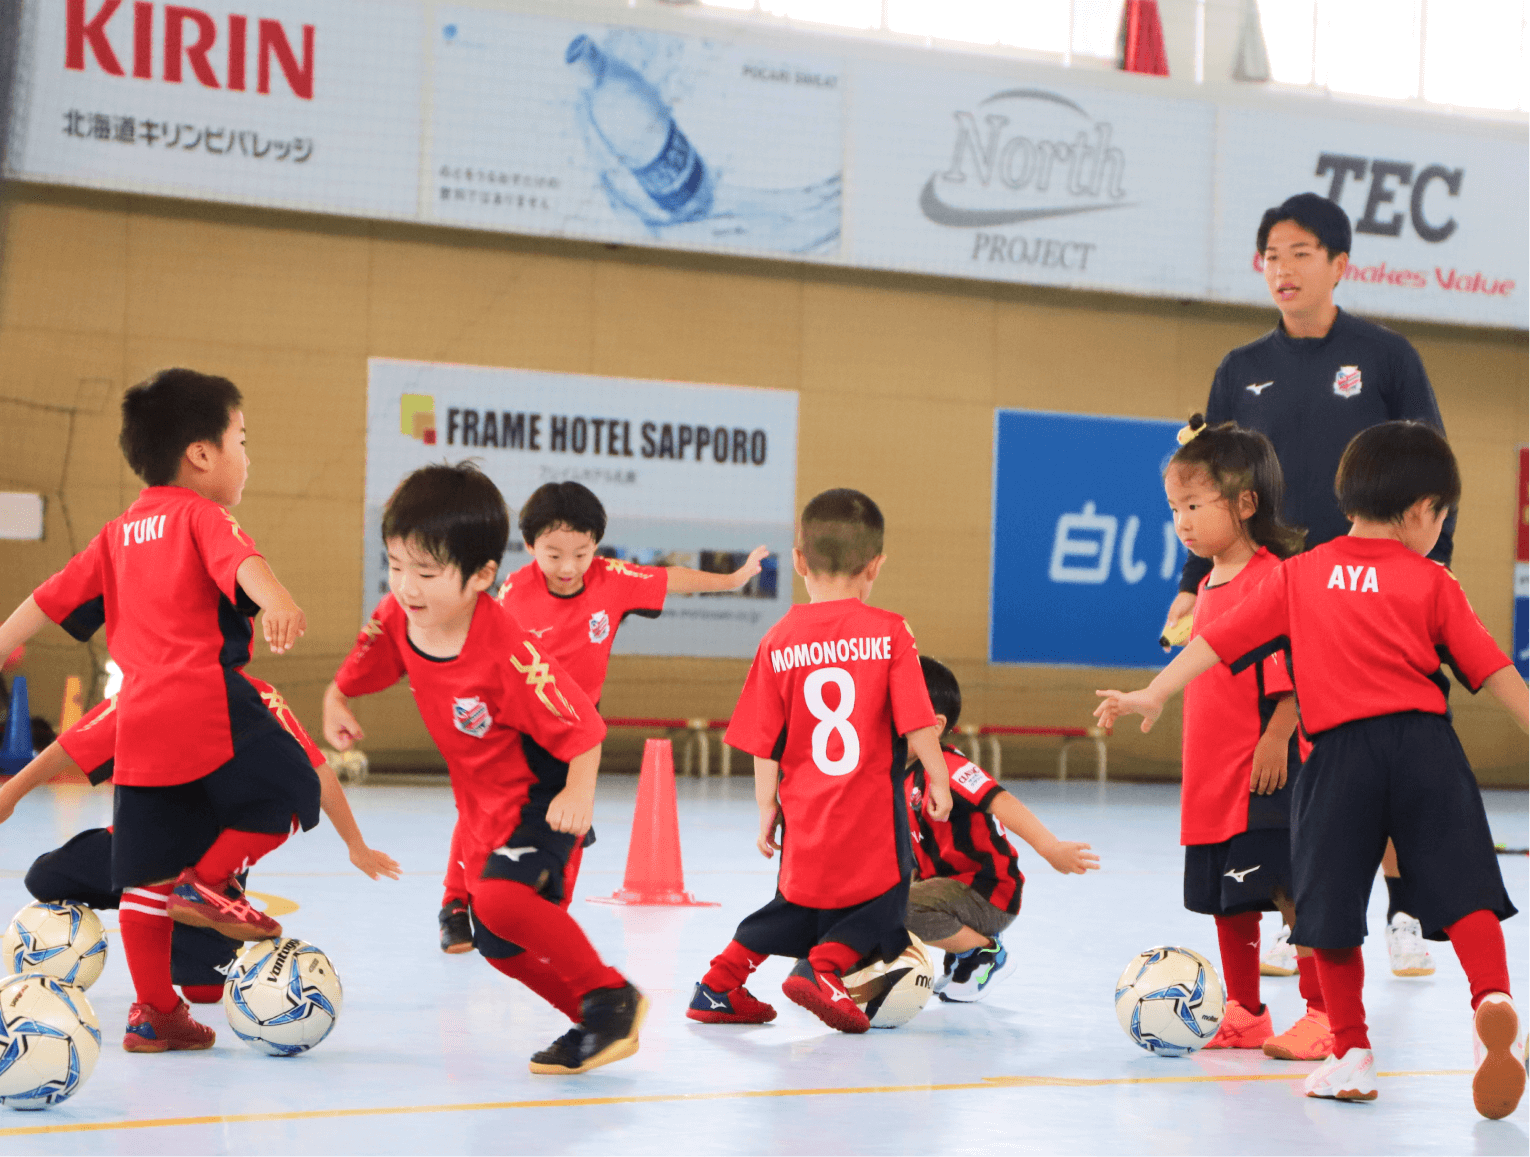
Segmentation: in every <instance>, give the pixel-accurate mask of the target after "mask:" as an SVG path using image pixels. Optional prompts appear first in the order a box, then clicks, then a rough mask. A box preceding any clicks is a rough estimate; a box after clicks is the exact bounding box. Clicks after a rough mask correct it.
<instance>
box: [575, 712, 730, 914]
mask: <svg viewBox="0 0 1530 1157" xmlns="http://www.w3.org/2000/svg"><path fill="white" fill-rule="evenodd" d="M589 900H590V903H592V904H666V905H673V906H676V907H687V908H716V907H718V905H717V904H714V903H712V902H710V901H708V900H698V899H696V897H695V896H692V895H691V894H690V893H689V892H687V891H686V890H685V873H684V870H683V869H682V868H681V866H680V813H679V811H678V810H677V809H676V806H675V758H674V750H673V748H672V747H671V745H670V742H669V740H667V739H650V740H648V742H647V743H645V744H644V745H643V773H642V776H641V778H639V780H638V792H637V805H636V806H635V807H634V808H633V810H632V842H631V843H630V844H629V845H628V847H627V874H626V875H625V876H624V877H623V878H622V886H621V888H619V889H618V890H617V891H616V892H615V893H614V894H613V895H610V896H591V897H589Z"/></svg>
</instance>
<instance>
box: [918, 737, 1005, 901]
mask: <svg viewBox="0 0 1530 1157" xmlns="http://www.w3.org/2000/svg"><path fill="white" fill-rule="evenodd" d="M942 750H943V751H944V753H945V757H946V767H947V768H948V769H949V770H950V773H951V817H950V819H948V820H945V821H943V822H937V821H935V820H932V819H931V818H930V817H929V816H928V815H926V814H925V811H924V793H925V790H926V789H925V774H924V764H922V763H915V764H914V766H913V768H912V769H911V771H910V774H909V775H908V777H907V778H906V779H905V780H904V784H905V785H906V787H905V790H906V792H907V796H908V807H909V820H910V822H911V826H912V827H913V831H914V861H915V865H916V868H917V870H918V873H919V878H920V879H921V880H929V879H934V878H935V877H937V876H942V877H949V878H951V879H955V880H960V881H961V882H962V883H963V884H966V885H967V886H968V887H970V888H971V889H972V890H973V891H974V892H976V893H977V894H978V895H979V896H981V897H983V899H985V900H987V901H988V902H989V903H990V904H992V905H993V906H994V907H995V908H998V909H999V910H1000V911H1003V912H1008V913H1009V914H1010V915H1011V916H1013V915H1014V914H1015V913H1017V912H1019V911H1020V889H1021V887H1022V886H1023V885H1024V883H1025V876H1024V874H1023V873H1022V872H1021V871H1020V862H1019V860H1018V859H1016V858H1015V849H1014V848H1013V847H1012V846H1011V845H1010V842H1009V836H1008V835H1007V834H1006V833H1005V831H1004V825H1003V824H1001V823H1000V822H999V821H998V820H996V819H994V818H993V816H991V815H989V814H988V808H989V807H990V806H991V805H992V804H993V801H994V799H995V797H997V796H998V794H999V793H1000V792H1001V791H1003V790H1004V789H1003V788H1001V787H1000V786H999V785H998V784H997V783H995V782H994V781H993V779H992V778H991V777H990V776H989V775H988V773H987V772H985V771H984V770H983V769H982V768H981V767H979V766H978V765H977V764H975V763H973V762H971V761H970V760H969V759H968V758H967V757H966V756H965V755H963V754H962V753H961V752H959V751H952V750H950V749H949V748H943V749H942Z"/></svg>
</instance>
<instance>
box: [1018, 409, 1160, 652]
mask: <svg viewBox="0 0 1530 1157" xmlns="http://www.w3.org/2000/svg"><path fill="white" fill-rule="evenodd" d="M1179 427H1180V423H1178V422H1160V421H1152V420H1148V419H1142V418H1096V417H1082V416H1077V415H1072V414H1051V413H1042V412H1039V411H1035V410H1000V411H998V412H997V414H996V415H995V420H994V493H993V509H994V516H993V601H992V612H991V613H992V618H991V620H990V625H989V644H988V654H989V659H990V661H991V662H995V663H1061V664H1077V665H1081V666H1091V667H1161V666H1162V665H1163V664H1164V662H1165V661H1166V657H1165V655H1164V653H1163V651H1161V650H1160V649H1159V647H1158V633H1159V630H1160V629H1161V628H1162V626H1163V620H1164V615H1165V614H1166V613H1167V612H1168V609H1169V603H1170V601H1171V600H1172V599H1173V598H1174V594H1175V591H1176V590H1177V589H1178V585H1179V572H1180V568H1181V567H1182V566H1183V565H1184V561H1185V549H1184V547H1183V546H1181V545H1180V542H1179V540H1178V538H1176V537H1175V535H1174V524H1173V522H1172V521H1171V519H1170V517H1169V510H1168V505H1167V503H1166V501H1165V499H1164V493H1163V477H1162V474H1163V468H1164V465H1165V463H1166V462H1167V460H1168V458H1169V456H1170V455H1171V454H1172V453H1173V452H1174V450H1175V441H1174V435H1175V433H1176V431H1177V430H1178V429H1179Z"/></svg>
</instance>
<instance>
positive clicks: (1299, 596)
mask: <svg viewBox="0 0 1530 1157" xmlns="http://www.w3.org/2000/svg"><path fill="white" fill-rule="evenodd" d="M1202 637H1203V638H1205V640H1206V642H1207V643H1209V644H1210V645H1211V649H1212V650H1213V651H1215V652H1216V653H1217V655H1218V656H1219V657H1220V658H1221V659H1222V660H1223V661H1224V662H1227V663H1232V664H1234V665H1235V666H1236V665H1239V664H1240V663H1244V662H1247V661H1249V659H1250V658H1251V657H1257V656H1259V655H1260V654H1261V653H1262V652H1264V651H1266V650H1267V649H1269V648H1270V647H1272V646H1280V645H1284V644H1285V643H1287V642H1289V646H1290V651H1291V673H1292V676H1293V678H1294V680H1295V683H1296V701H1297V706H1298V708H1299V709H1300V711H1301V719H1302V726H1303V728H1304V729H1305V730H1306V731H1307V732H1308V734H1310V735H1317V734H1318V733H1320V732H1323V731H1327V730H1329V729H1330V728H1334V727H1338V726H1339V725H1340V724H1342V723H1349V722H1352V721H1354V720H1356V719H1370V718H1373V717H1375V716H1378V715H1393V714H1396V713H1398V712H1403V711H1422V712H1425V713H1428V714H1431V715H1444V714H1447V711H1448V706H1447V701H1446V694H1447V692H1448V690H1449V683H1448V682H1447V680H1446V678H1445V674H1444V671H1443V670H1442V661H1443V662H1444V663H1448V664H1450V666H1451V667H1452V668H1454V670H1455V671H1456V674H1457V675H1458V676H1459V677H1460V679H1461V682H1462V683H1464V684H1465V685H1466V686H1467V687H1468V688H1469V689H1470V690H1472V691H1474V692H1475V691H1476V690H1478V689H1479V688H1480V687H1481V686H1482V683H1483V680H1485V679H1486V678H1487V677H1488V676H1489V675H1491V674H1493V673H1494V672H1495V671H1498V670H1501V669H1502V668H1504V667H1507V666H1509V665H1510V664H1509V657H1508V656H1507V655H1505V654H1504V653H1503V651H1501V650H1500V649H1499V647H1498V644H1497V643H1495V642H1494V641H1493V636H1492V635H1490V634H1488V631H1487V628H1486V627H1484V626H1483V625H1482V620H1480V619H1479V618H1477V615H1476V613H1475V612H1474V611H1473V610H1472V608H1471V604H1470V603H1468V602H1467V601H1466V594H1465V592H1464V591H1462V590H1461V584H1460V583H1458V582H1457V581H1456V577H1455V576H1454V575H1453V574H1451V573H1450V572H1449V571H1448V570H1446V569H1445V568H1444V567H1443V566H1441V565H1440V564H1439V563H1436V562H1431V561H1430V560H1429V559H1427V558H1425V557H1423V556H1422V555H1419V554H1415V553H1414V552H1413V551H1411V550H1409V549H1408V548H1407V547H1406V546H1404V545H1403V544H1402V543H1400V542H1397V541H1396V540H1394V539H1390V538H1356V537H1354V536H1353V535H1351V536H1347V537H1344V538H1336V539H1333V540H1332V541H1331V542H1325V543H1323V544H1322V545H1321V546H1317V547H1314V548H1313V549H1312V550H1309V551H1308V552H1307V553H1305V554H1299V555H1297V556H1296V557H1295V558H1288V559H1286V560H1285V562H1283V563H1281V564H1280V566H1279V567H1277V568H1276V569H1275V571H1274V572H1273V573H1272V574H1271V575H1270V577H1269V578H1267V579H1266V580H1265V581H1264V582H1263V583H1262V584H1261V585H1260V587H1259V589H1258V590H1256V591H1254V592H1253V593H1252V594H1250V595H1249V596H1248V598H1246V599H1244V600H1242V601H1241V602H1240V603H1239V604H1238V606H1237V607H1235V608H1233V609H1231V610H1229V611H1228V612H1227V613H1226V614H1225V615H1222V616H1221V617H1220V618H1219V619H1218V620H1217V621H1216V622H1214V623H1212V624H1210V625H1209V626H1207V627H1206V629H1205V630H1204V631H1203V632H1202Z"/></svg>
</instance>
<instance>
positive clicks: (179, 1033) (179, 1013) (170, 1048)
mask: <svg viewBox="0 0 1530 1157" xmlns="http://www.w3.org/2000/svg"><path fill="white" fill-rule="evenodd" d="M217 1039H218V1034H217V1033H215V1032H213V1030H212V1029H210V1028H208V1027H207V1026H206V1025H205V1024H198V1023H197V1022H196V1021H194V1020H192V1019H191V1009H190V1008H188V1007H187V1005H186V1002H185V1001H184V1000H183V1001H181V1003H180V1004H178V1005H176V1006H175V1008H174V1009H173V1010H171V1011H170V1012H160V1011H158V1010H157V1009H156V1008H155V1007H154V1006H153V1005H152V1004H143V1003H139V1004H135V1005H133V1007H132V1008H131V1009H129V1010H128V1023H127V1032H126V1033H125V1034H124V1035H123V1037H122V1047H123V1048H124V1049H126V1050H127V1051H128V1052H130V1053H166V1052H184V1051H194V1050H197V1049H210V1048H212V1047H213V1041H215V1040H217Z"/></svg>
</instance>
